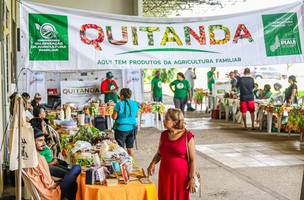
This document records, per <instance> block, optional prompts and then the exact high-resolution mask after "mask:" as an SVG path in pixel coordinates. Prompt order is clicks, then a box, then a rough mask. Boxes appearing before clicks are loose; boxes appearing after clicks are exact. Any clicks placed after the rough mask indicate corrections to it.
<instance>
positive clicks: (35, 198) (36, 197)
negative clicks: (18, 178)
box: [22, 170, 41, 200]
mask: <svg viewBox="0 0 304 200" xmlns="http://www.w3.org/2000/svg"><path fill="white" fill-rule="evenodd" d="M22 179H23V182H24V185H25V187H26V188H27V189H28V191H29V192H30V194H31V196H32V199H33V200H41V198H40V196H39V193H38V191H37V189H36V187H35V186H34V185H33V184H32V182H31V179H30V178H29V177H28V176H27V174H26V172H25V171H24V170H22Z"/></svg>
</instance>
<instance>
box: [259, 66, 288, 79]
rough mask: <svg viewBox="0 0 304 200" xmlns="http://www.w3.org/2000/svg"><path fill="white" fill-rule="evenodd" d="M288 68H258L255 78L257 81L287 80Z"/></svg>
mask: <svg viewBox="0 0 304 200" xmlns="http://www.w3.org/2000/svg"><path fill="white" fill-rule="evenodd" d="M286 70H287V67H286V68H284V67H282V66H262V67H256V68H255V70H254V71H255V73H254V77H255V78H256V79H279V80H280V79H286V78H287V71H286Z"/></svg>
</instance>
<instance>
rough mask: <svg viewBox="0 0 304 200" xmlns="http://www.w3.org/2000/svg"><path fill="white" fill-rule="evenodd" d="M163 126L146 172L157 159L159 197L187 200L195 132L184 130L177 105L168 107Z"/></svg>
mask: <svg viewBox="0 0 304 200" xmlns="http://www.w3.org/2000/svg"><path fill="white" fill-rule="evenodd" d="M164 126H165V127H166V129H167V130H165V131H164V132H162V133H161V136H160V142H159V147H158V150H157V153H156V154H155V155H154V157H153V159H152V161H151V163H150V165H149V167H148V169H147V171H148V174H149V175H150V176H152V175H153V174H154V172H155V167H156V165H157V163H158V162H160V167H159V175H158V199H161V200H189V199H190V195H189V194H190V192H194V191H195V180H194V179H195V178H194V176H195V174H196V156H195V142H194V136H193V134H192V133H191V131H188V130H186V128H185V120H184V116H183V113H182V111H181V110H180V109H176V108H170V109H168V111H167V113H166V115H165V120H164ZM186 140H187V141H188V143H187V141H186ZM187 148H188V150H187ZM187 151H188V153H187ZM188 161H189V162H188Z"/></svg>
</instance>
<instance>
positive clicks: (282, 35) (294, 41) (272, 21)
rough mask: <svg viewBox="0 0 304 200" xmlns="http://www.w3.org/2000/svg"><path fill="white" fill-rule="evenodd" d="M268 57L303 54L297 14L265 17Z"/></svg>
mask: <svg viewBox="0 0 304 200" xmlns="http://www.w3.org/2000/svg"><path fill="white" fill-rule="evenodd" d="M262 18H263V26H264V39H265V47H266V53H267V56H284V55H298V54H302V50H301V41H300V34H299V29H298V18H297V13H280V14H271V15H263V16H262Z"/></svg>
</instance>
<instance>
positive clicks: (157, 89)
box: [151, 77, 163, 97]
mask: <svg viewBox="0 0 304 200" xmlns="http://www.w3.org/2000/svg"><path fill="white" fill-rule="evenodd" d="M151 88H152V91H153V94H154V96H155V97H162V96H163V89H162V81H161V80H160V78H158V77H154V78H153V79H152V81H151Z"/></svg>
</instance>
